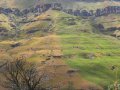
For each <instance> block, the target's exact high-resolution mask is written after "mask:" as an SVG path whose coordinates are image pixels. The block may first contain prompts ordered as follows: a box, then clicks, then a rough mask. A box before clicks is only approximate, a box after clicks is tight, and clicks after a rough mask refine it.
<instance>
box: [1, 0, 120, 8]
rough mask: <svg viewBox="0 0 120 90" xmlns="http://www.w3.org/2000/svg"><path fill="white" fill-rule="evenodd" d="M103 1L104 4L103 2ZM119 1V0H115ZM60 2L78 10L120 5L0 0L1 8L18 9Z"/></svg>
mask: <svg viewBox="0 0 120 90" xmlns="http://www.w3.org/2000/svg"><path fill="white" fill-rule="evenodd" d="M101 1H102V2H101ZM115 1H119V0H115ZM53 2H60V3H62V4H63V5H64V6H68V7H78V8H87V7H88V8H89V7H90V8H92V7H93V8H94V7H103V6H107V5H120V3H119V2H112V1H110V0H0V6H1V7H12V8H14V7H17V8H29V7H32V6H35V5H36V4H39V3H53Z"/></svg>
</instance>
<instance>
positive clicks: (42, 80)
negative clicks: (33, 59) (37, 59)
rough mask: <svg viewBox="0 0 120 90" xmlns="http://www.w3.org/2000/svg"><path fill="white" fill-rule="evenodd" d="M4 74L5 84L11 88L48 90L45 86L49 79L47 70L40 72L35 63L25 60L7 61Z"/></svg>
mask: <svg viewBox="0 0 120 90" xmlns="http://www.w3.org/2000/svg"><path fill="white" fill-rule="evenodd" d="M3 75H4V77H5V80H4V83H3V86H4V87H5V88H9V89H10V90H46V87H44V86H45V84H46V83H47V81H48V80H49V77H48V75H47V74H46V73H45V70H43V69H42V70H40V71H39V72H38V70H37V67H36V66H35V65H34V64H31V63H28V62H26V61H23V60H16V61H14V62H9V63H7V64H6V66H5V72H4V74H3ZM46 78H47V79H46Z"/></svg>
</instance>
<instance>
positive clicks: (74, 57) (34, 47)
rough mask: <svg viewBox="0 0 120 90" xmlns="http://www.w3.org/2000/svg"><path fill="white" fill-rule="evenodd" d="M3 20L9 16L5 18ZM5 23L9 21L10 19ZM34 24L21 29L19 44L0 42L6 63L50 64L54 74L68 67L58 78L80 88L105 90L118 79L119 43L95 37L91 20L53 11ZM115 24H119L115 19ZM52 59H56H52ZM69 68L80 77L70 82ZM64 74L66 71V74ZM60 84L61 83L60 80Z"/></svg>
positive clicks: (106, 37)
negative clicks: (23, 60)
mask: <svg viewBox="0 0 120 90" xmlns="http://www.w3.org/2000/svg"><path fill="white" fill-rule="evenodd" d="M1 17H5V16H3V15H1ZM110 17H111V16H110ZM110 17H109V16H108V17H106V18H105V17H99V18H97V21H98V22H97V23H103V21H104V20H105V21H106V22H108V24H104V23H103V24H104V25H105V26H106V27H107V26H109V20H111V19H109V18H110ZM115 17H117V15H116V16H115ZM113 18H114V17H113ZM3 19H4V20H6V21H8V18H7V17H5V18H3ZM32 20H35V21H34V22H29V23H27V24H21V25H20V30H21V31H22V33H21V35H20V36H19V37H17V38H16V39H15V40H14V39H11V40H10V39H9V40H1V41H0V52H1V53H0V58H2V60H6V59H8V58H12V57H15V58H23V57H24V58H26V59H27V60H28V61H30V62H37V64H40V63H41V62H42V63H44V61H46V62H47V65H48V66H49V65H51V67H50V68H49V69H51V68H52V71H53V72H54V73H55V71H54V69H53V66H54V65H61V66H62V65H64V66H65V67H62V68H61V67H60V68H59V69H57V75H58V77H59V78H60V79H61V80H63V81H64V80H65V82H68V80H69V79H70V80H72V81H73V82H74V83H75V84H76V82H77V84H76V88H78V87H79V85H78V84H82V82H83V81H84V83H83V84H82V85H83V86H84V85H89V84H91V82H92V85H93V83H94V85H95V84H97V85H98V86H100V87H105V88H106V87H107V86H108V85H110V84H113V83H114V81H115V80H116V78H115V77H116V75H115V71H112V70H111V67H112V66H114V65H115V66H118V67H120V66H119V63H120V61H119V59H120V57H119V56H120V42H119V40H118V39H116V38H113V37H111V36H105V35H103V34H96V33H93V32H92V31H93V29H95V27H93V26H92V24H91V23H92V22H91V20H90V19H83V18H82V17H76V16H72V15H69V14H66V13H64V12H61V11H55V10H49V11H47V12H45V13H43V14H41V15H39V16H37V17H34V18H32ZM114 20H115V21H116V19H115V18H114ZM110 22H112V20H111V21H110ZM116 22H117V21H116ZM3 25H6V24H3ZM115 25H116V24H115ZM6 26H7V27H8V26H9V25H6ZM8 28H10V27H8ZM96 31H97V29H96ZM41 34H42V35H41ZM11 56H12V57H11ZM49 56H53V57H52V59H51V58H49ZM56 57H57V58H56ZM58 57H59V58H58ZM49 59H50V60H49ZM52 60H53V61H52ZM57 60H58V61H57ZM61 61H62V62H61ZM53 62H54V63H53ZM63 62H66V63H63ZM53 64H54V65H53ZM66 64H67V65H66ZM45 65H46V64H45ZM69 67H71V68H74V69H76V70H78V72H79V75H80V77H79V75H78V74H77V76H76V74H75V75H74V76H73V78H67V79H68V80H66V79H65V78H66V72H67V70H69V69H70V68H69ZM59 70H61V72H59ZM62 70H63V71H64V70H65V71H64V72H62ZM59 73H60V74H59ZM60 75H62V76H60ZM64 75H65V76H64ZM119 75H120V74H119V73H118V76H119ZM75 77H76V78H75ZM78 78H79V79H80V80H79V79H78ZM56 80H57V81H58V82H59V80H58V79H55V81H56ZM85 83H87V84H85ZM105 90H106V89H105Z"/></svg>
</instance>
